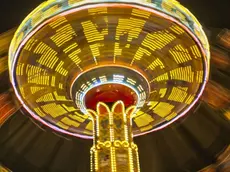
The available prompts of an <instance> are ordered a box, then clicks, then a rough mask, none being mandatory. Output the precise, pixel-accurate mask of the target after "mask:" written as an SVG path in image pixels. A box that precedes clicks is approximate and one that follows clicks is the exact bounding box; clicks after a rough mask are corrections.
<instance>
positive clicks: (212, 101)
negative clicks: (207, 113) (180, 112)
mask: <svg viewBox="0 0 230 172" xmlns="http://www.w3.org/2000/svg"><path fill="white" fill-rule="evenodd" d="M201 100H203V101H204V102H206V103H207V104H209V105H210V106H212V107H213V108H215V109H222V108H226V107H227V106H228V104H229V102H230V91H229V90H227V89H226V88H224V87H222V86H221V85H219V84H218V83H216V82H214V81H211V80H210V81H209V82H208V83H207V85H206V88H205V91H204V93H203V96H202V97H201Z"/></svg>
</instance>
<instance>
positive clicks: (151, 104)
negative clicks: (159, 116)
mask: <svg viewBox="0 0 230 172" xmlns="http://www.w3.org/2000/svg"><path fill="white" fill-rule="evenodd" d="M158 103H159V102H156V101H150V102H149V103H148V106H150V107H149V109H153V108H154V107H155V106H156V105H157V104H158Z"/></svg>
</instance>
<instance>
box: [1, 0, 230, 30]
mask: <svg viewBox="0 0 230 172" xmlns="http://www.w3.org/2000/svg"><path fill="white" fill-rule="evenodd" d="M43 1H44V0H1V1H0V22H1V23H0V33H1V32H4V31H7V30H8V29H11V28H13V27H16V26H18V25H19V24H20V23H21V21H22V20H23V19H24V18H25V17H26V16H27V15H28V14H29V13H30V12H31V11H32V10H33V9H34V8H35V7H37V6H38V5H39V4H40V3H42V2H43ZM179 2H181V4H182V5H184V6H185V7H187V8H188V9H189V10H190V11H191V12H192V13H193V14H194V15H195V16H196V17H197V18H198V20H199V21H200V22H201V23H202V24H203V25H204V26H206V27H214V28H230V0H179Z"/></svg>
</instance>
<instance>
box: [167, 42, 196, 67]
mask: <svg viewBox="0 0 230 172" xmlns="http://www.w3.org/2000/svg"><path fill="white" fill-rule="evenodd" d="M169 53H170V54H171V55H172V56H173V58H174V60H175V61H176V63H177V64H181V63H184V62H187V61H189V60H192V58H191V56H190V54H189V52H188V50H187V49H185V48H183V47H182V45H176V46H175V47H174V48H171V49H170V50H169Z"/></svg>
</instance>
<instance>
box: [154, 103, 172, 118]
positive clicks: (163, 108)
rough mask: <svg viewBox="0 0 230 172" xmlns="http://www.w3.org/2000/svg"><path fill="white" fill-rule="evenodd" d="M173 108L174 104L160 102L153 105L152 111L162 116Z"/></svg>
mask: <svg viewBox="0 0 230 172" xmlns="http://www.w3.org/2000/svg"><path fill="white" fill-rule="evenodd" d="M173 108H174V105H171V104H169V103H165V102H160V103H159V104H158V105H157V106H156V107H154V109H153V112H154V113H156V114H157V115H159V116H160V117H162V118H164V117H165V116H167V115H168V114H169V113H170V112H171V111H172V109H173Z"/></svg>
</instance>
